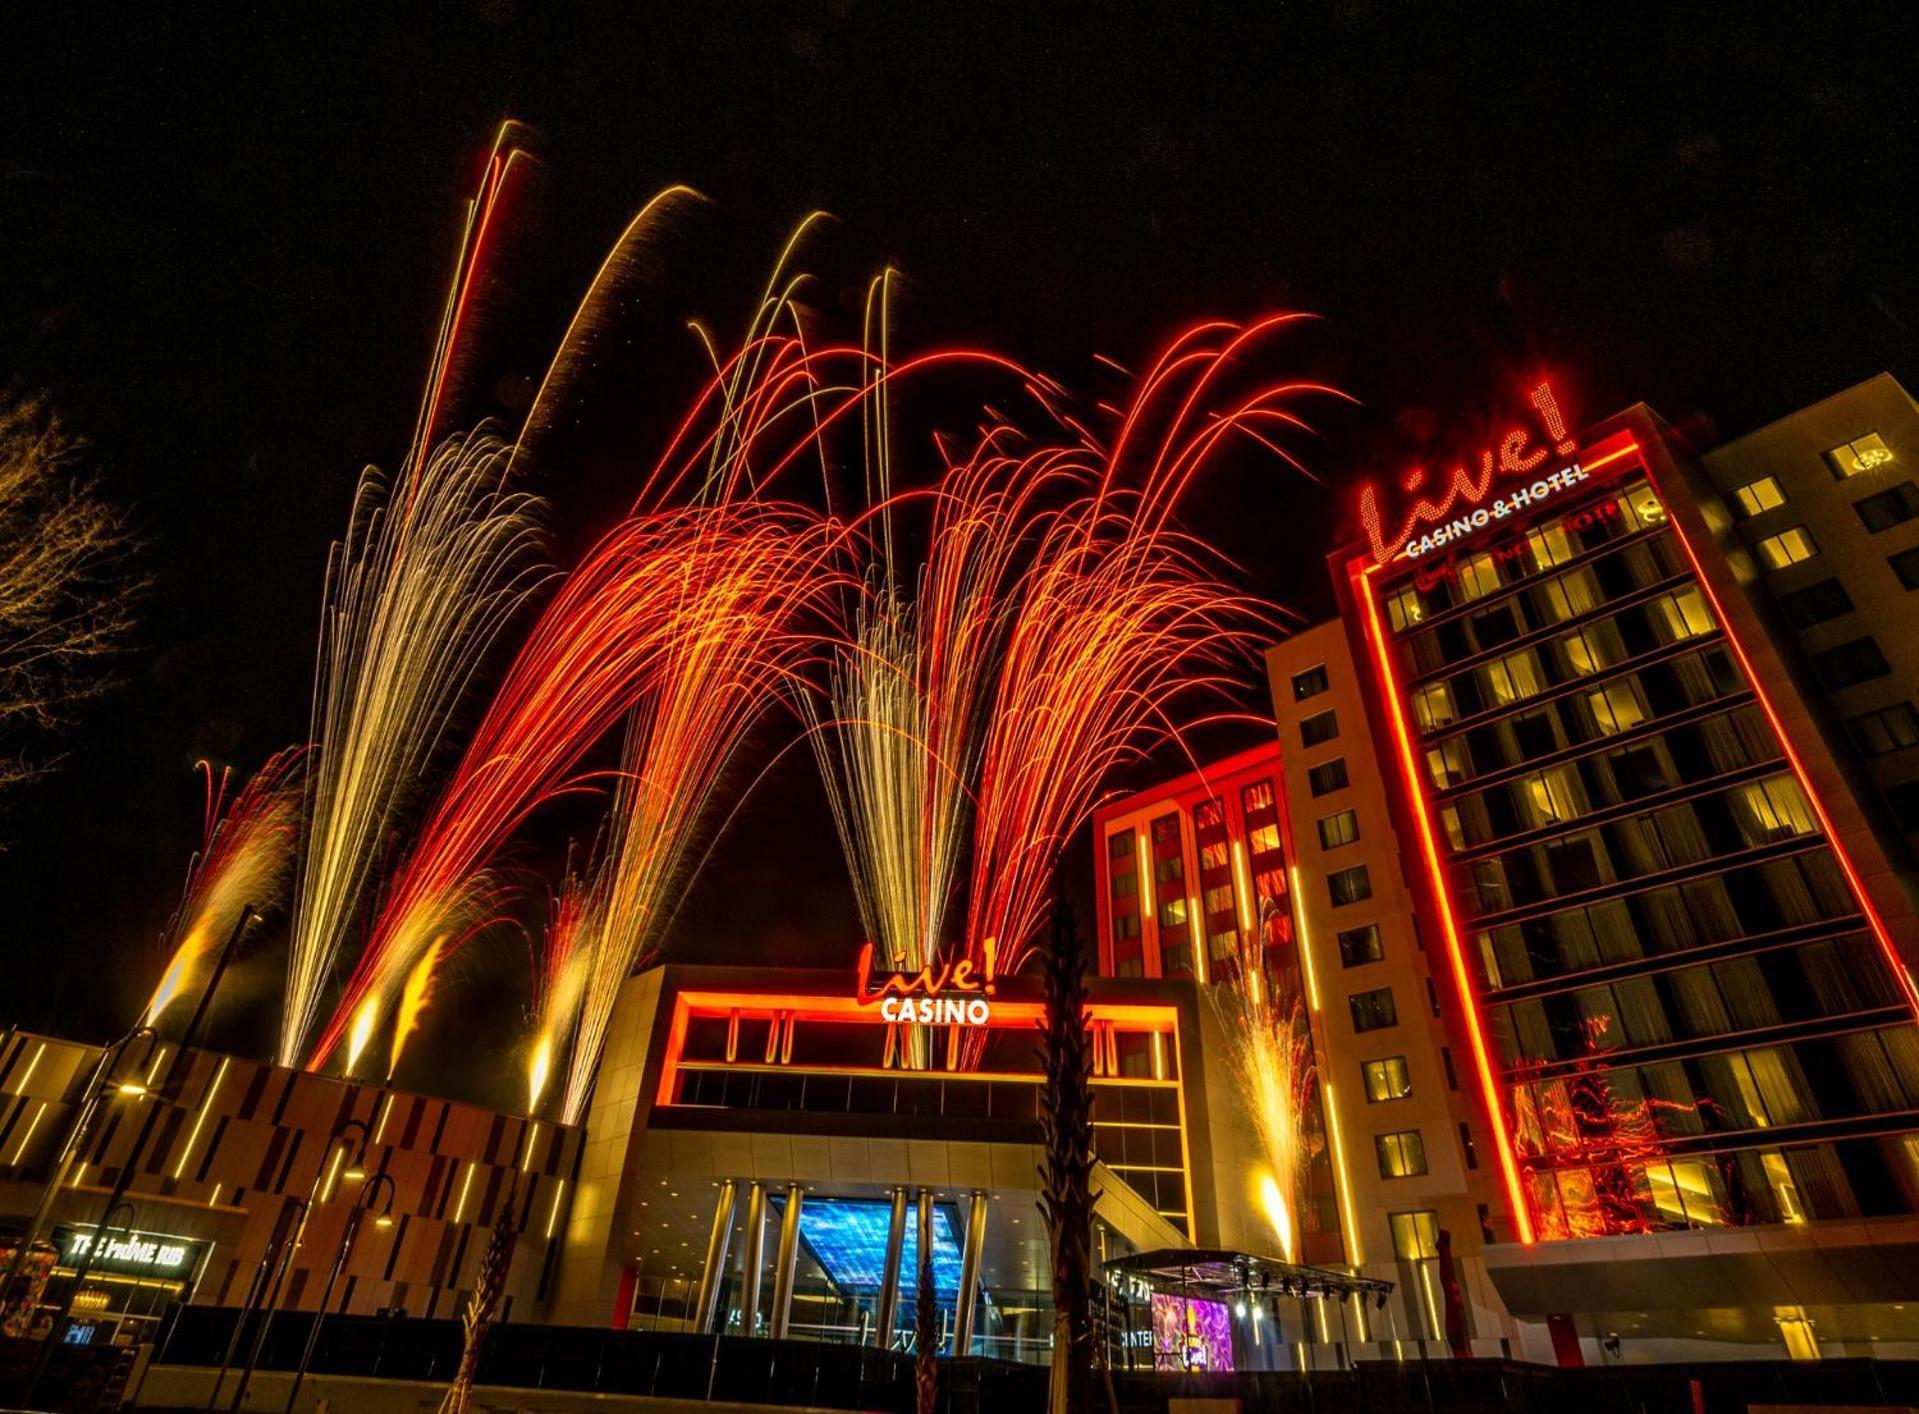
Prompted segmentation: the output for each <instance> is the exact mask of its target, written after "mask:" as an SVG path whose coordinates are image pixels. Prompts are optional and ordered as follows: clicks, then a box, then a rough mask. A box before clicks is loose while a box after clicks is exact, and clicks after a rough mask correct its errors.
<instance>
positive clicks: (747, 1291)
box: [740, 1179, 766, 1335]
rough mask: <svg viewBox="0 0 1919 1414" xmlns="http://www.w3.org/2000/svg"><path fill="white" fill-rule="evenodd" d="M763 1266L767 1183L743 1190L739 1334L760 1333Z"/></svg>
mask: <svg viewBox="0 0 1919 1414" xmlns="http://www.w3.org/2000/svg"><path fill="white" fill-rule="evenodd" d="M765 1266H766V1185H765V1184H763V1183H761V1182H759V1181H758V1180H757V1179H756V1180H754V1182H753V1185H752V1186H751V1187H750V1188H748V1189H747V1190H746V1247H745V1249H744V1250H743V1251H742V1252H741V1253H740V1334H741V1335H758V1334H759V1333H760V1274H761V1271H762V1269H763V1268H764V1267H765Z"/></svg>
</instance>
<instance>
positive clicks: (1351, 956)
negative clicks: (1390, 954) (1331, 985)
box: [1337, 923, 1386, 967]
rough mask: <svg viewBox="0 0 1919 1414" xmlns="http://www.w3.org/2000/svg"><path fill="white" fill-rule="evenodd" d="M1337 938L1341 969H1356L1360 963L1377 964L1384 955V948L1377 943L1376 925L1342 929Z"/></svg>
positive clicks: (1377, 927)
mask: <svg viewBox="0 0 1919 1414" xmlns="http://www.w3.org/2000/svg"><path fill="white" fill-rule="evenodd" d="M1337 936H1338V938H1339V961H1340V965H1341V966H1343V967H1358V966H1360V965H1361V964H1362V963H1368V962H1378V961H1379V960H1380V959H1381V958H1382V957H1384V956H1385V955H1386V949H1385V946H1384V945H1383V944H1382V943H1381V942H1380V941H1379V925H1378V924H1377V923H1366V924H1362V925H1361V926H1360V927H1357V928H1343V929H1341V930H1340V932H1339V933H1338V934H1337Z"/></svg>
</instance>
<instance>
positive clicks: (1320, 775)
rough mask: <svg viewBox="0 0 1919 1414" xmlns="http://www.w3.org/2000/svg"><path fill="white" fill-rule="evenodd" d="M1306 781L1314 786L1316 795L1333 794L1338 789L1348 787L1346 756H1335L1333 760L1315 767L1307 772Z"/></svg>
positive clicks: (1313, 789)
mask: <svg viewBox="0 0 1919 1414" xmlns="http://www.w3.org/2000/svg"><path fill="white" fill-rule="evenodd" d="M1306 781H1307V784H1309V785H1310V786H1311V787H1312V791H1313V794H1314V795H1331V794H1332V793H1333V792H1334V791H1336V790H1344V789H1346V784H1347V777H1346V758H1345V757H1344V756H1335V757H1334V758H1333V759H1332V760H1330V761H1327V762H1325V763H1323V764H1321V765H1318V766H1315V767H1313V769H1312V770H1310V771H1308V772H1307V773H1306Z"/></svg>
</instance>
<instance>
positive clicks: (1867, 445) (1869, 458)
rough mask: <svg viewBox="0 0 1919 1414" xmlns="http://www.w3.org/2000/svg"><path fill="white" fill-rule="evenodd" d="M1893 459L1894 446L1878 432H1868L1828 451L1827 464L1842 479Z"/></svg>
mask: <svg viewBox="0 0 1919 1414" xmlns="http://www.w3.org/2000/svg"><path fill="white" fill-rule="evenodd" d="M1892 460H1893V456H1892V448H1891V447H1888V446H1887V445H1886V439H1885V438H1884V437H1881V436H1880V435H1879V434H1878V433H1877V432H1868V433H1867V434H1866V435H1865V436H1863V437H1860V438H1858V439H1857V440H1855V441H1851V442H1842V443H1840V444H1839V445H1838V446H1837V447H1834V448H1833V449H1832V450H1831V451H1829V452H1827V453H1826V464H1827V465H1828V466H1830V467H1831V468H1832V474H1833V475H1834V476H1836V477H1838V478H1839V479H1840V480H1841V481H1844V480H1845V479H1846V478H1847V477H1848V476H1857V475H1859V473H1860V472H1862V471H1872V470H1873V469H1874V468H1876V467H1882V466H1885V465H1887V464H1888V463H1889V462H1891V461H1892Z"/></svg>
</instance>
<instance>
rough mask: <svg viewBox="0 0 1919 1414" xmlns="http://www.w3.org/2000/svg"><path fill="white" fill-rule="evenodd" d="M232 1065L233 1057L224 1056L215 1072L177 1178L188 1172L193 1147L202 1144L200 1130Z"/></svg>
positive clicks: (176, 1171) (176, 1169)
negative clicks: (188, 1162)
mask: <svg viewBox="0 0 1919 1414" xmlns="http://www.w3.org/2000/svg"><path fill="white" fill-rule="evenodd" d="M232 1063H233V1057H232V1056H222V1057H221V1058H220V1068H219V1069H218V1070H216V1071H214V1072H213V1083H212V1084H211V1085H209V1086H207V1094H206V1098H205V1099H204V1100H202V1101H200V1113H199V1114H198V1115H197V1116H196V1117H195V1118H194V1121H193V1131H192V1132H191V1133H190V1134H188V1135H187V1143H186V1147H185V1148H184V1149H182V1150H181V1151H180V1162H179V1163H177V1164H175V1165H174V1166H173V1176H174V1177H175V1178H178V1177H179V1176H180V1175H181V1174H183V1173H185V1172H186V1171H187V1160H188V1159H189V1158H190V1157H192V1154H193V1146H194V1145H195V1144H197V1143H199V1142H200V1130H201V1128H202V1127H203V1126H204V1125H205V1124H206V1122H207V1111H208V1110H210V1109H212V1108H213V1097H214V1096H215V1095H218V1094H219V1093H220V1082H221V1081H222V1080H225V1079H226V1078H227V1067H228V1066H229V1065H231V1064H232Z"/></svg>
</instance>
